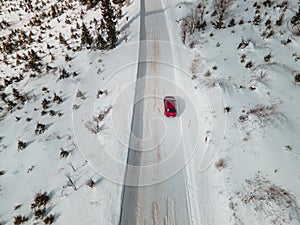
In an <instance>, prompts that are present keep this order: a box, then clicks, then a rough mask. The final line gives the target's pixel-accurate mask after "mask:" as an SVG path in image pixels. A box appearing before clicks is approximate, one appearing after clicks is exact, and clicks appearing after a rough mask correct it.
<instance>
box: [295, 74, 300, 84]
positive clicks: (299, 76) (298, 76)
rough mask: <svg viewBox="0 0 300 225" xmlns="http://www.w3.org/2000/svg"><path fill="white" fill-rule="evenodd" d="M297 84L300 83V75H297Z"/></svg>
mask: <svg viewBox="0 0 300 225" xmlns="http://www.w3.org/2000/svg"><path fill="white" fill-rule="evenodd" d="M295 82H297V83H300V73H298V74H296V75H295Z"/></svg>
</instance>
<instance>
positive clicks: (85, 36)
mask: <svg viewBox="0 0 300 225" xmlns="http://www.w3.org/2000/svg"><path fill="white" fill-rule="evenodd" d="M81 31H82V32H81V46H85V45H88V46H91V44H92V43H93V38H92V37H91V34H90V32H89V30H88V29H87V27H86V25H85V24H84V23H82V26H81Z"/></svg>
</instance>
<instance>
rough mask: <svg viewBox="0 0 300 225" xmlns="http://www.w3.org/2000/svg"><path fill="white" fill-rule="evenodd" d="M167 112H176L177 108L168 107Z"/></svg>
mask: <svg viewBox="0 0 300 225" xmlns="http://www.w3.org/2000/svg"><path fill="white" fill-rule="evenodd" d="M167 112H176V110H175V108H172V109H167Z"/></svg>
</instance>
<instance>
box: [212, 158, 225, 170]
mask: <svg viewBox="0 0 300 225" xmlns="http://www.w3.org/2000/svg"><path fill="white" fill-rule="evenodd" d="M215 166H216V168H217V169H218V170H219V171H221V170H222V169H224V168H225V167H226V163H225V160H224V159H219V160H218V161H217V162H216V163H215Z"/></svg>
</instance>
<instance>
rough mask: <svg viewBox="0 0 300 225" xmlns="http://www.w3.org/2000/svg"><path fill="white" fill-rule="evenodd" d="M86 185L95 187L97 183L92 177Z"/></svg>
mask: <svg viewBox="0 0 300 225" xmlns="http://www.w3.org/2000/svg"><path fill="white" fill-rule="evenodd" d="M86 185H87V186H89V187H90V188H92V187H94V185H95V181H93V180H92V178H90V179H89V180H88V181H87V182H86Z"/></svg>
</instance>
